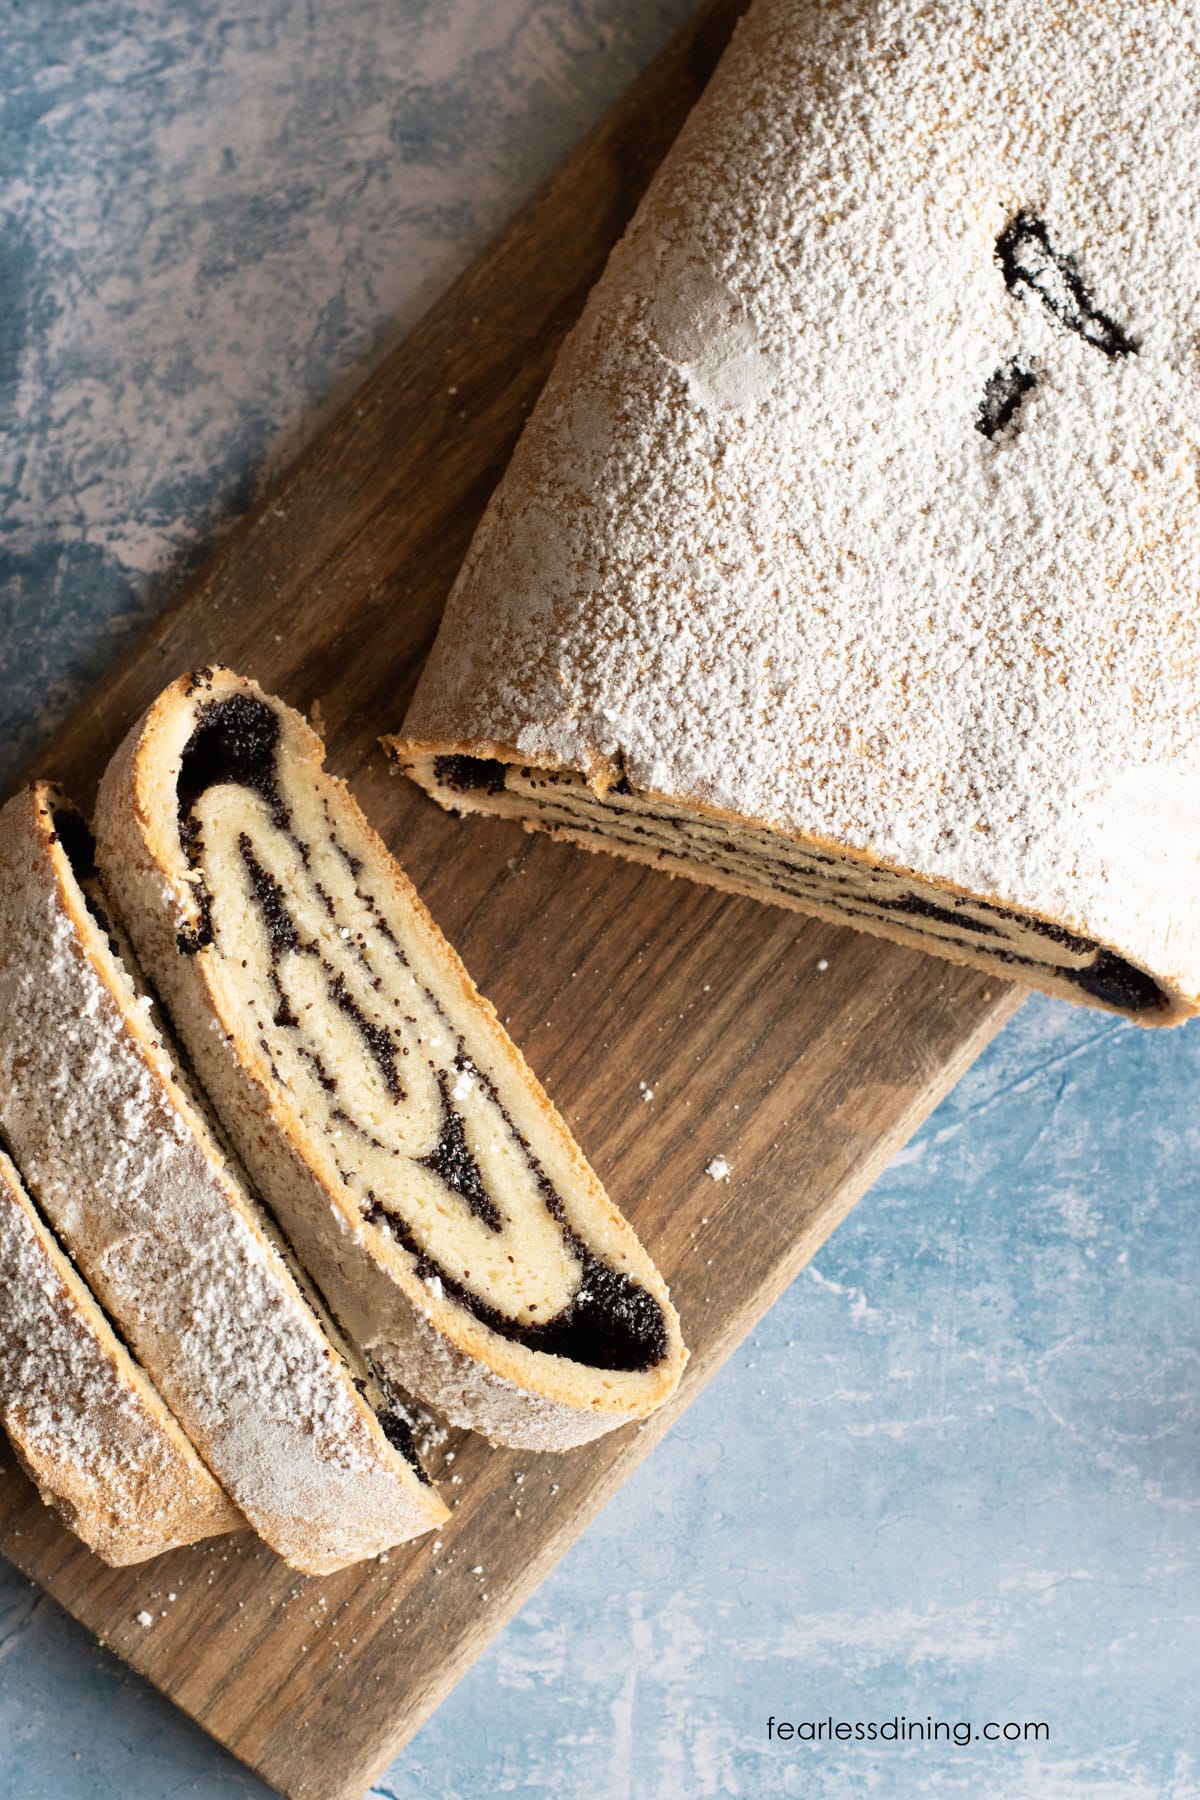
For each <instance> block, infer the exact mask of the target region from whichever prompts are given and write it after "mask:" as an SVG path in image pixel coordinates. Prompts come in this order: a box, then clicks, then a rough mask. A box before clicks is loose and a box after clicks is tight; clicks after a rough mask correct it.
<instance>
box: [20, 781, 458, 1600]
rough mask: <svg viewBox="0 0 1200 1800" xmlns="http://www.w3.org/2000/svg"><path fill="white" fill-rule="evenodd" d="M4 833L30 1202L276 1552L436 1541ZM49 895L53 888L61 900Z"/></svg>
mask: <svg viewBox="0 0 1200 1800" xmlns="http://www.w3.org/2000/svg"><path fill="white" fill-rule="evenodd" d="M50 827H51V821H50V817H49V813H48V811H46V810H44V809H43V807H42V805H41V804H40V803H39V798H38V790H33V791H32V792H26V793H24V794H21V795H18V796H17V798H16V799H15V800H14V801H12V802H10V804H9V806H8V807H6V808H5V810H4V813H3V814H2V815H0V1016H2V1017H3V1018H4V1020H5V1022H6V1023H5V1027H4V1029H3V1031H2V1032H0V1112H2V1115H3V1122H4V1126H5V1129H6V1130H7V1131H8V1133H9V1136H10V1137H11V1140H12V1143H13V1146H14V1149H15V1151H16V1153H17V1155H18V1156H19V1158H20V1161H21V1166H22V1168H23V1171H24V1173H25V1175H26V1178H27V1180H28V1182H29V1184H30V1187H31V1188H32V1190H33V1191H34V1192H35V1193H36V1194H37V1196H38V1198H39V1199H40V1201H41V1203H42V1204H43V1206H44V1207H45V1209H46V1211H47V1213H48V1215H49V1216H50V1217H51V1218H52V1219H53V1222H54V1224H55V1226H56V1228H57V1229H58V1230H59V1231H60V1232H61V1234H62V1236H63V1238H64V1240H65V1241H66V1243H67V1244H68V1246H69V1248H70V1249H71V1252H72V1254H73V1255H74V1256H75V1257H76V1259H77V1260H78V1262H79V1264H80V1267H81V1269H82V1270H83V1271H84V1273H85V1274H86V1276H87V1279H88V1281H89V1282H90V1284H91V1285H92V1286H93V1287H94V1288H95V1290H96V1292H97V1294H98V1296H99V1297H100V1298H101V1300H102V1301H103V1303H104V1304H105V1306H106V1307H107V1308H108V1310H109V1311H110V1313H111V1314H112V1315H113V1317H114V1318H116V1319H117V1320H119V1322H120V1324H121V1326H122V1329H123V1330H124V1331H125V1332H126V1334H127V1336H128V1337H129V1339H130V1342H131V1343H132V1344H133V1345H134V1347H135V1349H136V1350H137V1352H138V1354H139V1356H140V1357H141V1359H142V1360H143V1362H145V1363H146V1365H147V1367H148V1368H149V1369H150V1370H151V1371H152V1372H153V1375H154V1378H155V1381H156V1383H157V1385H158V1387H159V1389H160V1390H161V1392H162V1394H163V1396H164V1398H165V1399H166V1401H167V1403H168V1404H169V1405H170V1406H171V1408H172V1410H173V1411H174V1412H175V1413H176V1415H177V1416H178V1417H179V1419H180V1422H181V1423H182V1424H183V1425H184V1427H185V1429H186V1430H187V1432H188V1434H189V1436H191V1437H192V1438H193V1440H194V1441H195V1442H196V1443H197V1445H198V1447H199V1448H200V1449H201V1451H202V1453H203V1455H204V1457H205V1459H206V1460H207V1462H208V1463H209V1465H210V1466H211V1468H212V1469H213V1471H214V1473H216V1474H217V1476H218V1478H219V1479H220V1480H221V1482H222V1484H223V1485H224V1486H225V1487H226V1488H227V1489H228V1490H229V1492H230V1493H231V1494H233V1495H234V1497H235V1498H236V1500H237V1502H238V1505H239V1506H240V1507H241V1509H242V1511H243V1512H244V1513H245V1514H246V1516H247V1517H248V1518H249V1519H250V1520H251V1522H252V1523H253V1524H254V1525H255V1527H256V1528H257V1529H258V1530H259V1531H260V1533H261V1534H262V1536H264V1537H265V1538H266V1539H267V1541H268V1542H269V1543H271V1544H272V1546H273V1547H274V1548H275V1549H277V1550H278V1551H279V1552H280V1554H282V1555H284V1556H285V1557H287V1558H288V1559H289V1560H292V1561H294V1562H296V1564H297V1566H301V1567H305V1568H308V1569H310V1570H312V1571H313V1572H323V1571H325V1570H327V1569H330V1568H334V1567H338V1566H340V1565H341V1564H343V1563H345V1562H348V1561H354V1560H357V1559H358V1558H359V1557H363V1556H368V1555H373V1554H376V1553H378V1551H379V1550H381V1549H384V1548H386V1547H387V1546H388V1545H390V1544H394V1543H397V1542H400V1541H402V1540H403V1539H404V1538H405V1537H408V1536H411V1535H412V1534H413V1532H414V1531H416V1530H421V1529H424V1528H425V1527H426V1526H427V1525H429V1524H432V1523H435V1522H436V1519H437V1516H438V1512H439V1509H438V1506H437V1503H436V1501H433V1500H432V1499H431V1497H429V1495H428V1490H421V1489H418V1488H417V1484H416V1481H415V1478H414V1476H413V1474H412V1472H411V1470H410V1469H409V1468H408V1465H407V1464H406V1463H405V1462H404V1461H403V1459H402V1458H401V1457H400V1456H399V1455H398V1454H397V1453H396V1452H395V1451H393V1450H392V1449H391V1447H390V1445H388V1443H387V1442H386V1440H385V1439H384V1437H383V1434H382V1432H381V1431H380V1430H379V1428H378V1426H377V1425H376V1423H375V1420H374V1417H373V1415H372V1414H371V1412H370V1411H369V1409H368V1408H367V1407H366V1406H365V1404H364V1403H363V1402H362V1401H361V1400H360V1399H359V1396H358V1394H357V1393H356V1392H355V1389H354V1385H353V1382H352V1380H351V1378H350V1374H349V1372H348V1371H347V1370H346V1368H345V1367H344V1366H343V1365H342V1364H341V1363H340V1361H339V1360H338V1359H337V1358H336V1356H335V1354H334V1352H333V1351H332V1349H331V1348H330V1346H329V1345H328V1343H327V1342H326V1340H325V1338H324V1337H323V1335H322V1332H321V1330H320V1327H319V1325H318V1323H317V1320H316V1318H315V1317H314V1315H313V1313H312V1312H311V1311H310V1310H309V1308H308V1306H307V1305H306V1303H305V1301H304V1300H303V1298H302V1297H301V1295H300V1293H299V1291H298V1290H297V1288H296V1286H295V1284H294V1282H293V1280H292V1278H291V1276H290V1274H289V1273H288V1270H287V1268H286V1266H285V1264H284V1262H283V1260H282V1258H281V1255H280V1253H279V1251H278V1249H277V1248H276V1247H275V1245H274V1243H273V1242H272V1241H271V1238H270V1236H269V1235H268V1233H267V1232H266V1231H265V1229H263V1227H262V1226H261V1225H259V1224H258V1223H257V1222H256V1219H255V1213H254V1208H253V1203H252V1202H251V1201H250V1200H249V1198H248V1196H247V1195H246V1194H245V1192H244V1190H242V1189H241V1188H240V1186H239V1183H238V1178H237V1176H236V1174H235V1173H234V1171H233V1170H232V1169H231V1168H230V1167H229V1165H228V1164H227V1163H226V1161H225V1159H224V1158H223V1156H222V1154H221V1152H220V1151H219V1150H218V1148H217V1146H216V1145H215V1143H214V1142H213V1140H212V1138H211V1136H210V1134H209V1131H208V1129H207V1126H206V1125H205V1123H204V1121H203V1120H202V1119H201V1118H200V1116H199V1115H198V1114H197V1112H196V1111H195V1109H194V1108H193V1107H192V1105H191V1104H190V1102H189V1100H188V1099H187V1097H186V1095H185V1093H184V1092H183V1091H182V1090H181V1088H180V1087H179V1085H178V1084H177V1082H176V1081H175V1079H174V1078H173V1075H172V1072H171V1070H172V1064H171V1059H170V1055H169V1052H168V1050H167V1048H166V1046H165V1045H164V1044H163V1043H162V1042H161V1040H159V1039H158V1037H157V1035H156V1034H155V1032H154V1027H153V1022H152V1020H150V1019H149V1018H148V1016H147V1015H146V1013H145V1012H144V1011H143V1009H142V1008H141V1007H140V1006H139V1005H138V1004H137V1001H136V996H135V994H134V990H133V988H132V985H131V983H130V981H129V978H128V976H127V975H126V974H125V972H124V971H123V969H122V968H121V966H120V964H118V963H117V962H116V960H115V958H114V957H113V956H112V954H111V952H110V950H109V948H108V946H107V944H106V942H105V940H104V938H103V936H102V935H101V933H100V932H99V930H98V929H97V928H96V927H95V925H94V923H93V922H92V921H91V920H90V919H89V918H88V915H87V914H86V911H85V909H84V906H83V901H82V896H81V895H80V894H79V892H78V889H76V888H74V884H73V882H72V878H71V876H70V874H69V871H67V869H66V865H65V862H63V861H61V860H60V859H59V858H56V857H54V856H52V854H51V852H50V850H49V848H48V847H47V844H46V839H45V834H46V833H47V832H48V831H49V830H50ZM60 883H62V884H63V885H61V886H60Z"/></svg>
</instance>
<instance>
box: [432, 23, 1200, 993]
mask: <svg viewBox="0 0 1200 1800" xmlns="http://www.w3.org/2000/svg"><path fill="white" fill-rule="evenodd" d="M1197 35H1198V27H1197V20H1196V17H1195V13H1194V9H1192V8H1191V7H1190V6H1187V5H1184V4H1182V0H1175V3H1172V4H1165V5H1163V6H1161V7H1158V8H1155V9H1154V12H1153V15H1152V16H1151V15H1146V14H1144V13H1143V12H1142V11H1141V10H1140V9H1132V8H1124V9H1121V8H1111V7H1108V6H1102V5H1100V4H1099V3H1098V0H1086V3H1085V4H1082V5H1080V6H1079V7H1076V8H1074V9H1072V10H1071V12H1070V14H1069V15H1067V16H1065V17H1059V15H1058V14H1057V13H1056V11H1055V9H1053V8H1046V7H1043V6H1041V5H1038V4H1036V3H1035V0H980V4H978V5H975V6H972V7H970V8H964V9H958V10H955V9H944V8H937V9H928V8H923V7H920V6H918V5H916V4H913V3H912V0H842V3H840V4H834V5H823V6H819V7H817V6H813V5H812V4H809V3H807V0H759V4H758V5H757V6H756V7H755V9H754V11H753V13H752V15H751V18H750V20H749V21H748V22H747V24H746V25H745V26H744V27H743V28H742V30H741V31H740V32H739V33H738V35H737V37H736V38H735V42H734V45H733V47H732V49H731V51H730V52H729V54H728V56H727V58H726V61H725V62H724V63H723V65H722V69H721V72H720V74H719V75H718V77H717V79H716V81H715V82H714V84H713V86H712V87H711V88H710V91H709V94H708V95H707V96H706V98H705V100H704V101H703V102H702V103H701V106H700V107H699V108H698V109H697V111H696V113H695V114H694V115H693V117H692V119H691V121H690V122H689V125H688V127H687V128H686V129H685V131H684V133H683V135H682V137H681V139H680V141H679V144H678V146H677V147H676V150H675V151H674V152H673V153H672V155H671V157H670V158H669V159H668V162H667V164H666V165H665V166H664V169H663V171H662V172H661V173H660V176H659V177H658V179H657V180H656V182H655V184H654V186H653V188H652V190H651V193H650V196H649V197H648V199H647V201H646V202H645V203H644V204H643V207H642V208H641V210H640V212H639V214H638V217H637V219H636V220H635V223H634V225H633V226H632V228H631V230H630V232H629V233H628V234H627V236H626V238H625V239H624V240H623V242H622V244H621V245H619V246H618V248H617V250H616V252H615V253H614V255H613V258H612V260H611V262H610V265H609V269H608V272H607V274H606V276H605V277H604V279H603V280H602V282H601V284H600V285H599V287H598V288H597V290H596V291H595V293H594V294H593V296H592V299H591V301H590V302H589V305H588V308H587V311H586V313H585V315H584V318H583V320H582V322H581V324H580V326H579V327H578V329H577V331H576V332H575V334H574V335H573V337H572V339H571V340H570V341H569V342H568V345H567V347H566V348H565V350H564V352H563V354H562V356H561V358H560V361H559V363H558V365H557V368H556V371H555V374H554V375H553V376H552V378H551V381H550V383H549V384H548V386H547V389H546V391H545V394H544V395H543V398H542V400H541V402H540V404H539V407H538V409H537V411H536V413H535V414H534V417H533V419H532V420H531V423H530V426H529V428H528V429H527V431H526V433H525V434H524V437H523V439H522V441H521V443H520V445H519V447H518V451H517V454H516V456H515V457H514V460H513V464H512V467H511V469H510V472H509V474H508V476H507V477H506V479H505V481H504V483H503V484H502V486H501V489H500V491H499V493H498V495H497V497H496V499H495V501H494V503H493V506H492V508H491V509H490V511H489V513H488V515H487V516H486V517H485V520H484V522H483V524H482V526H481V528H480V531H479V533H478V535H477V537H476V540H475V543H474V545H473V547H472V550H471V553H470V555H469V557H468V559H467V562H466V565H465V567H464V570H463V573H462V575H461V577H460V580H459V583H458V585H457V587H456V590H455V593H454V595H453V597H452V600H451V603H450V605H449V607H448V609H447V614H446V623H445V625H444V628H443V632H442V635H441V638H440V639H439V643H438V646H437V647H436V649H435V652H434V655H433V657H432V659H431V662H430V665H429V667H428V670H427V672H426V676H425V678H424V680H423V682H422V685H421V687H420V689H419V691H418V695H417V698H416V701H415V703H414V707H413V709H412V711H411V713H410V715H409V718H408V720H407V721H406V724H405V733H406V736H408V737H410V738H412V739H415V740H417V741H421V742H438V741H442V742H453V743H455V744H457V745H459V746H462V745H474V746H480V747H481V748H483V750H484V753H485V754H486V748H485V747H486V746H488V745H493V746H498V747H500V748H501V749H502V751H503V752H505V753H511V752H513V751H515V752H516V753H517V754H519V755H520V756H521V757H522V758H524V759H526V760H528V761H531V762H534V763H542V764H546V765H549V766H569V767H576V768H581V769H583V770H585V771H586V772H587V773H588V774H589V775H591V776H593V777H598V778H600V779H609V778H611V775H612V773H613V771H614V770H617V771H619V770H621V769H623V770H624V772H625V773H626V774H627V775H628V778H629V780H630V781H631V782H632V783H633V785H634V786H635V787H639V788H642V789H646V790H649V791H651V792H657V793H662V794H665V795H668V796H671V797H675V798H683V799H686V800H689V801H699V802H701V803H704V804H707V805H710V806H716V807H720V808H725V809H728V810H729V811H731V812H734V813H737V814H739V815H742V816H745V817H747V818H749V819H752V820H755V821H758V822H761V823H764V824H766V825H769V826H773V827H778V828H781V829H783V830H787V831H796V832H801V833H806V834H812V835H815V836H820V837H826V838H830V839H833V840H834V841H836V842H839V843H843V844H845V845H847V846H849V847H851V848H854V849H860V850H866V851H869V852H870V853H872V854H873V855H874V856H876V857H878V858H880V859H881V860H884V861H887V862H891V863H893V864H895V865H896V866H898V867H901V868H910V869H914V870H916V871H918V872H919V873H920V874H922V875H923V876H926V877H932V878H934V879H937V880H943V881H947V882H950V883H953V884H954V885H956V886H958V887H961V888H962V889H964V890H966V891H969V892H972V893H976V894H981V895H984V896H987V897H989V898H992V899H994V900H996V901H998V902H1000V903H1001V904H1004V905H1006V906H1011V907H1014V908H1016V909H1021V910H1028V911H1032V912H1035V913H1039V914H1041V915H1043V916H1048V917H1051V918H1054V919H1057V920H1059V921H1060V922H1062V923H1063V924H1065V925H1067V926H1068V927H1069V928H1071V929H1073V930H1077V931H1080V932H1083V933H1085V934H1086V935H1088V936H1090V937H1094V938H1096V939H1098V940H1099V941H1101V942H1103V943H1107V944H1109V945H1111V946H1112V947H1114V948H1115V949H1117V950H1119V951H1120V952H1122V953H1123V954H1124V955H1126V956H1128V957H1129V958H1130V959H1132V960H1133V961H1135V962H1139V963H1141V964H1143V965H1144V966H1146V967H1148V968H1150V969H1152V970H1153V971H1154V973H1155V974H1156V975H1157V976H1158V977H1159V978H1160V980H1162V981H1164V982H1166V983H1171V982H1177V983H1178V984H1179V985H1181V986H1182V988H1183V989H1184V991H1185V992H1187V993H1190V994H1193V995H1195V994H1200V911H1198V909H1197V908H1196V907H1195V905H1194V895H1195V892H1196V885H1197V876H1198V873H1200V869H1198V862H1200V806H1197V804H1196V802H1195V800H1194V795H1195V794H1196V792H1198V791H1200V785H1198V781H1200V684H1198V683H1197V679H1196V677H1197V642H1196V607H1195V596H1196V594H1197V592H1198V591H1200V496H1198V494H1197V484H1196V446H1197V444H1198V443H1200V389H1198V387H1197V383H1196V379H1195V366H1194V346H1195V343H1196V341H1197V334H1198V332H1200V181H1198V180H1197V175H1198V173H1200V125H1198V123H1197V121H1198V120H1200V93H1198V92H1197V89H1198V88H1200V77H1198V75H1197V69H1198V67H1200V62H1198V56H1197V52H1198V49H1200V45H1198V43H1197ZM1023 209H1029V210H1031V211H1033V212H1035V213H1036V214H1037V216H1038V218H1040V219H1042V220H1044V221H1045V222H1046V226H1047V230H1048V231H1049V234H1050V236H1051V238H1052V239H1053V242H1054V244H1055V246H1056V248H1057V249H1058V250H1060V251H1061V252H1062V254H1063V255H1064V256H1067V257H1070V258H1071V259H1072V260H1073V262H1074V264H1075V266H1076V267H1077V268H1078V270H1079V272H1080V274H1081V276H1082V278H1083V280H1084V281H1085V283H1086V285H1087V288H1088V291H1089V292H1090V293H1091V294H1092V295H1093V296H1094V297H1095V301H1096V304H1097V306H1098V307H1100V308H1102V309H1103V310H1104V312H1105V313H1106V314H1107V315H1109V316H1111V318H1113V319H1114V320H1116V321H1118V322H1119V325H1120V329H1121V332H1122V333H1123V334H1124V336H1125V337H1126V338H1127V339H1128V340H1129V342H1130V343H1131V344H1132V345H1134V346H1136V349H1135V352H1134V353H1132V354H1125V355H1121V356H1115V355H1110V354H1106V353H1104V351H1103V350H1102V349H1101V348H1098V346H1097V342H1096V341H1095V338H1094V337H1093V338H1091V339H1089V338H1088V337H1087V336H1086V335H1083V334H1081V333H1080V332H1078V331H1076V330H1072V329H1069V328H1068V327H1067V326H1066V325H1064V323H1063V322H1062V320H1061V319H1060V318H1059V317H1057V316H1055V314H1054V313H1053V311H1052V310H1051V308H1050V307H1049V306H1048V305H1047V304H1043V303H1042V302H1041V301H1040V300H1039V298H1038V296H1037V294H1036V293H1035V292H1032V291H1031V290H1030V288H1029V286H1028V284H1026V285H1024V286H1021V285H1020V284H1018V285H1017V286H1015V287H1014V286H1011V285H1009V284H1006V281H1005V278H1004V275H1003V272H1002V269H1001V265H1000V262H999V260H998V256H997V244H998V240H999V239H1000V238H1001V236H1002V234H1003V233H1004V231H1005V229H1006V227H1007V226H1009V225H1010V224H1011V222H1012V221H1013V219H1014V218H1015V217H1017V216H1018V215H1019V214H1020V213H1021V211H1022V210H1023ZM1013 364H1015V365H1018V366H1019V367H1020V368H1022V369H1025V370H1029V371H1032V372H1033V373H1034V374H1035V376H1036V382H1035V385H1034V386H1033V387H1032V388H1031V389H1030V390H1029V391H1028V392H1025V393H1024V394H1023V395H1022V398H1021V405H1020V411H1019V414H1018V416H1017V417H1016V418H1015V419H1013V420H1012V421H1010V422H1009V423H1008V424H1007V425H1006V426H1005V427H1004V429H1002V430H998V431H997V432H995V434H994V435H992V436H987V435H985V434H984V432H983V430H982V429H981V428H980V427H979V417H980V407H981V402H982V399H983V396H984V393H985V389H986V388H987V384H988V383H989V381H990V380H992V379H993V378H994V377H995V375H996V372H997V370H998V369H1003V368H1005V367H1007V366H1010V365H1013ZM564 570H569V571H570V575H569V577H568V576H562V575H560V574H556V571H564ZM1164 772H1165V774H1166V776H1167V777H1168V778H1169V783H1170V787H1169V794H1168V799H1167V800H1164V801H1163V805H1165V806H1166V807H1167V811H1168V812H1169V827H1168V829H1167V831H1166V832H1156V831H1153V830H1152V829H1151V826H1150V824H1149V823H1148V815H1147V806H1148V803H1149V801H1150V799H1151V797H1152V796H1153V795H1156V794H1159V793H1161V791H1162V781H1163V776H1164ZM1168 801H1169V804H1168ZM1160 810H1161V808H1160ZM1155 816H1156V817H1157V814H1156V815H1155ZM1151 840H1153V843H1154V850H1155V864H1154V871H1153V878H1152V879H1151V878H1149V877H1148V876H1147V875H1146V874H1145V857H1146V854H1147V848H1148V845H1149V844H1150V842H1151Z"/></svg>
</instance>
